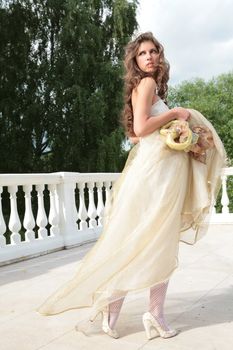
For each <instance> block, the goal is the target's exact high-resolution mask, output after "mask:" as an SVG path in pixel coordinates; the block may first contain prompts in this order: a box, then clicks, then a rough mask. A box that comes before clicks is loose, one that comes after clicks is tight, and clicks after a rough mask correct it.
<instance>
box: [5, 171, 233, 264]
mask: <svg viewBox="0 0 233 350" xmlns="http://www.w3.org/2000/svg"><path fill="white" fill-rule="evenodd" d="M118 176H119V174H117V173H65V172H63V173H52V174H0V264H5V263H9V262H11V261H17V260H22V259H23V258H26V257H31V256H36V255H40V254H45V253H48V252H52V251H54V250H58V249H63V248H69V247H73V246H75V245H80V244H83V243H85V242H90V241H93V240H96V239H97V238H98V236H99V235H100V234H101V230H102V225H103V217H104V208H105V206H106V201H109V200H110V198H111V191H112V185H113V184H114V182H115V181H116V179H117V178H118ZM228 176H233V167H232V168H225V169H223V171H222V198H221V204H222V212H221V213H216V210H215V208H212V212H211V223H213V224H216V223H217V224H227V225H232V227H233V213H230V210H229V192H228V188H227V179H228ZM45 185H46V188H48V192H49V196H44V191H45ZM3 186H6V187H7V189H8V192H9V194H10V199H8V198H7V197H6V196H4V199H2V200H1V194H2V188H3ZM18 186H23V191H24V193H25V211H24V213H23V226H24V228H25V230H26V232H25V241H23V242H22V240H21V235H20V230H21V222H20V219H19V214H18V211H19V210H18V206H17V192H18ZM33 186H34V187H35V191H36V193H37V196H36V197H33V204H34V205H35V206H36V207H37V208H38V209H37V213H36V223H35V218H34V215H33V211H32V198H31V192H32V189H33V188H34V187H33ZM142 190H143V189H142ZM76 191H77V192H78V201H77V203H78V204H77V206H76V198H75V196H76ZM86 191H87V192H86ZM85 195H86V197H85ZM104 197H105V201H104ZM231 198H232V197H231ZM96 199H97V203H95V200H96ZM2 203H3V205H6V207H5V208H4V215H6V217H9V224H8V228H9V231H10V240H9V239H8V240H7V242H9V241H10V243H9V244H6V239H5V237H4V235H5V234H9V232H8V231H7V232H6V223H5V219H4V216H3V211H2ZM9 204H10V212H9V213H6V212H7V210H8V207H9ZM45 208H48V217H47V214H46V210H47V209H46V210H45ZM21 210H22V208H20V213H21ZM48 224H49V225H50V235H48V231H47V226H48ZM35 225H36V226H35ZM37 230H38V235H37V236H36V231H37ZM36 237H37V238H36Z"/></svg>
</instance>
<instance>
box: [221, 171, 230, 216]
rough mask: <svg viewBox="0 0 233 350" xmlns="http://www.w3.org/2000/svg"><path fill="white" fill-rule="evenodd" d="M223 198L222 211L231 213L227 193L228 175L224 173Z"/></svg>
mask: <svg viewBox="0 0 233 350" xmlns="http://www.w3.org/2000/svg"><path fill="white" fill-rule="evenodd" d="M221 178H222V198H221V204H222V213H223V214H228V213H229V198H228V195H227V176H226V175H222V176H221Z"/></svg>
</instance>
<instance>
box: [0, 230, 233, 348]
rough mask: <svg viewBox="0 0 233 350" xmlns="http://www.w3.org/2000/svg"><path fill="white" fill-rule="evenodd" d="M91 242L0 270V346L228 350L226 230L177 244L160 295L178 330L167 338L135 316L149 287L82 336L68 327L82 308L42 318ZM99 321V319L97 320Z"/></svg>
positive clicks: (231, 343)
mask: <svg viewBox="0 0 233 350" xmlns="http://www.w3.org/2000/svg"><path fill="white" fill-rule="evenodd" d="M92 246H93V243H91V244H90V243H89V244H86V245H83V246H81V247H78V248H74V249H71V250H63V251H60V252H56V253H53V254H49V255H45V256H41V257H38V258H34V259H31V260H27V261H23V262H19V263H16V264H11V265H8V266H4V267H1V268H0V349H2V350H38V349H43V350H74V349H75V350H88V349H92V350H103V349H105V350H115V349H121V350H139V349H140V350H141V349H143V350H151V349H156V350H157V349H158V350H192V349H195V350H216V349H217V350H232V349H233V232H232V228H231V229H230V227H229V226H228V227H227V226H226V227H223V226H218V227H217V226H216V227H214V228H212V229H211V231H209V233H208V234H207V235H206V236H205V237H204V238H203V239H202V240H200V241H199V242H198V243H197V244H196V245H195V246H188V245H185V244H183V243H181V245H180V257H179V267H178V269H177V270H176V271H175V273H174V274H173V276H172V278H171V280H170V283H169V288H168V295H167V299H166V307H165V312H166V317H167V321H168V323H169V325H170V326H172V327H174V328H177V329H179V330H180V331H181V332H180V333H179V334H178V336H176V337H174V338H170V339H162V338H154V339H153V340H150V341H148V340H147V339H146V335H145V332H144V328H143V325H142V321H141V315H142V313H143V312H145V311H146V310H147V305H148V297H149V296H148V292H147V291H146V292H144V295H141V297H140V298H138V299H137V298H135V297H134V298H130V295H129V296H127V299H126V301H125V303H124V304H123V307H122V311H121V314H120V317H119V319H118V322H117V325H116V329H117V331H118V332H119V334H120V338H119V339H112V338H110V337H109V336H107V335H106V334H104V333H102V331H101V330H99V332H97V333H96V334H94V335H92V336H90V337H86V336H85V335H84V334H82V333H79V332H77V331H75V325H76V324H77V320H78V319H79V320H80V319H81V318H82V315H84V313H85V309H81V310H78V311H76V310H73V311H68V312H65V313H63V314H60V315H57V316H50V317H45V316H41V315H40V314H38V313H37V312H36V311H35V310H36V308H37V307H38V306H39V305H40V304H41V303H42V302H43V301H44V300H45V298H46V297H47V296H48V295H50V294H51V293H52V292H53V291H54V290H55V289H56V288H57V287H58V286H60V285H61V284H62V283H63V282H65V281H66V280H67V279H69V278H70V277H72V276H73V273H74V271H75V269H76V268H77V266H78V263H79V261H80V260H81V259H82V257H83V256H84V255H85V253H86V252H87V251H88V250H89V249H90V248H91V247H92ZM99 322H100V321H99Z"/></svg>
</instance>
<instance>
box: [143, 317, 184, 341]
mask: <svg viewBox="0 0 233 350" xmlns="http://www.w3.org/2000/svg"><path fill="white" fill-rule="evenodd" d="M142 322H143V325H144V327H145V331H146V335H147V338H148V339H153V338H154V337H153V336H152V335H151V326H152V327H154V328H155V330H156V331H157V333H158V335H159V336H160V337H162V338H171V337H174V336H175V335H177V334H178V331H177V330H175V329H170V330H168V331H167V330H164V329H163V328H162V327H161V325H160V324H159V322H158V321H157V320H156V319H155V318H154V317H153V315H152V314H151V313H150V312H146V313H144V314H143V316H142ZM156 336H157V335H156Z"/></svg>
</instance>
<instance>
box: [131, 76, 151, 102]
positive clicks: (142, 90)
mask: <svg viewBox="0 0 233 350" xmlns="http://www.w3.org/2000/svg"><path fill="white" fill-rule="evenodd" d="M155 89H156V82H155V80H154V79H153V78H152V77H145V78H143V79H141V81H140V83H139V84H138V85H137V87H135V88H134V89H133V91H132V98H133V99H134V98H135V97H136V96H137V95H138V94H139V95H148V94H149V95H151V94H154V91H155Z"/></svg>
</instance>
